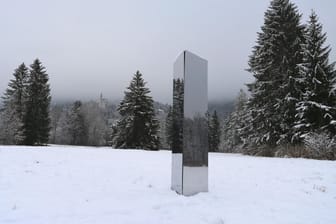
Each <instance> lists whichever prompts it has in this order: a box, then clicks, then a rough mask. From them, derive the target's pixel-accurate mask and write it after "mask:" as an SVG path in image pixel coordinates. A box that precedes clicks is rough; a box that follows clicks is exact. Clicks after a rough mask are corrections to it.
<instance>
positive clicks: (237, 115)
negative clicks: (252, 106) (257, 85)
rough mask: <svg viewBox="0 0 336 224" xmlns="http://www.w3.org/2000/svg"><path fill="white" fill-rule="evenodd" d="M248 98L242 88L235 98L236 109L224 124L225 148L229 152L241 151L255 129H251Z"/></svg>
mask: <svg viewBox="0 0 336 224" xmlns="http://www.w3.org/2000/svg"><path fill="white" fill-rule="evenodd" d="M247 102H248V98H247V95H246V93H245V92H244V91H243V90H242V89H241V90H240V91H239V94H238V96H237V98H236V100H235V106H234V110H233V111H232V113H231V114H230V116H229V117H228V119H227V120H226V122H225V125H224V133H223V137H224V139H223V140H224V141H223V144H224V148H225V151H227V152H235V151H239V147H240V146H244V144H246V143H247V138H248V137H250V136H252V134H251V133H253V132H254V130H250V129H249V128H250V125H249V124H250V123H251V121H250V113H249V110H248V108H247Z"/></svg>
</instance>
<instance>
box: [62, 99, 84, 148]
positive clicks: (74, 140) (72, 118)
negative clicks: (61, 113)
mask: <svg viewBox="0 0 336 224" xmlns="http://www.w3.org/2000/svg"><path fill="white" fill-rule="evenodd" d="M67 120H68V121H67V123H68V125H67V127H68V130H67V134H68V135H69V136H70V145H86V144H87V140H88V134H87V127H86V124H85V119H84V115H83V112H82V102H81V101H76V102H75V103H74V104H73V106H72V108H71V112H70V114H69V116H68V119H67Z"/></svg>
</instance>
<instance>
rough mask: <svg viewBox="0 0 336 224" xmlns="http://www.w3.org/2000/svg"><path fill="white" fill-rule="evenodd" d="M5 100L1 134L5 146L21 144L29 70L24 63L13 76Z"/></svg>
mask: <svg viewBox="0 0 336 224" xmlns="http://www.w3.org/2000/svg"><path fill="white" fill-rule="evenodd" d="M13 76H14V79H12V80H10V82H9V84H8V88H7V89H6V92H5V94H4V96H3V97H2V99H3V108H2V109H1V112H0V113H1V115H0V116H1V123H2V126H1V129H2V131H1V134H0V141H1V142H2V143H3V144H21V143H22V141H23V138H24V136H23V132H24V130H23V115H24V112H25V107H24V103H25V98H26V91H27V80H28V68H27V67H26V66H25V64H24V63H22V64H21V65H20V66H19V67H18V68H17V69H16V70H15V72H14V74H13Z"/></svg>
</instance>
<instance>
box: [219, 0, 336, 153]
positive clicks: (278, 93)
mask: <svg viewBox="0 0 336 224" xmlns="http://www.w3.org/2000/svg"><path fill="white" fill-rule="evenodd" d="M326 40H327V35H326V33H324V32H323V30H322V24H321V23H320V22H319V21H318V17H317V15H316V13H315V12H312V13H311V15H310V18H309V21H308V23H307V24H302V23H301V14H300V13H299V11H298V9H297V7H296V6H295V5H294V4H293V3H291V2H290V1H288V0H273V1H271V5H270V7H269V8H268V10H267V11H266V13H265V21H264V25H263V26H262V28H261V31H260V32H259V33H258V38H257V41H256V46H255V47H254V48H253V51H252V54H251V56H250V59H249V68H248V71H249V72H250V73H251V74H252V75H253V76H254V78H255V81H254V82H252V83H250V84H248V90H249V95H250V96H249V97H247V95H246V94H245V93H243V92H240V94H239V97H238V99H237V102H236V105H235V111H234V112H233V113H232V114H231V116H230V117H229V119H228V120H227V121H226V125H225V129H224V135H223V140H224V141H223V144H224V145H225V146H223V150H226V151H240V152H244V153H246V154H252V155H263V156H291V157H292V156H300V157H309V158H318V159H336V139H335V134H336V89H335V84H336V72H335V68H334V65H335V63H330V62H329V53H330V51H331V49H330V47H329V46H328V45H327V44H326Z"/></svg>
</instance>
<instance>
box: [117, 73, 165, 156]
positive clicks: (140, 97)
mask: <svg viewBox="0 0 336 224" xmlns="http://www.w3.org/2000/svg"><path fill="white" fill-rule="evenodd" d="M145 84H146V83H145V81H144V80H143V78H142V74H141V73H140V72H139V71H137V72H136V74H135V75H134V77H133V79H132V81H131V83H130V85H129V87H128V88H127V89H128V91H125V96H124V99H123V100H122V101H121V103H120V105H119V107H118V112H119V113H120V115H121V119H120V120H119V121H118V123H117V126H116V131H115V133H114V136H113V142H114V146H115V147H117V148H143V149H149V150H157V149H158V148H159V145H160V141H159V137H158V130H159V122H158V121H157V119H156V118H155V111H154V106H153V99H152V97H150V96H149V95H148V94H149V93H150V90H149V89H148V88H147V87H145Z"/></svg>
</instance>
